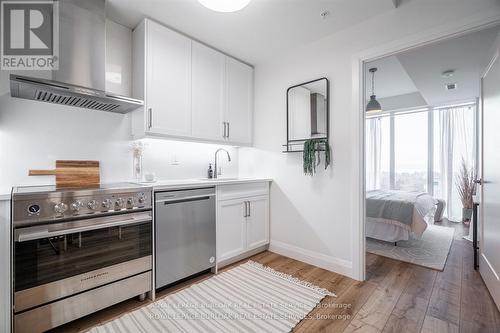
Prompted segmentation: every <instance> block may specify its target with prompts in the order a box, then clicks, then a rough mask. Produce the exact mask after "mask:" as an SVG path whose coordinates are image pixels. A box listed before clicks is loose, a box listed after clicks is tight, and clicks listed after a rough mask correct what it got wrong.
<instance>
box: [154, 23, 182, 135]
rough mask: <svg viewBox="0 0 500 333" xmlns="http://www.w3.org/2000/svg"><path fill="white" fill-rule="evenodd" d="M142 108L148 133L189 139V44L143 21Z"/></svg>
mask: <svg viewBox="0 0 500 333" xmlns="http://www.w3.org/2000/svg"><path fill="white" fill-rule="evenodd" d="M146 23H147V24H146V31H147V34H146V38H147V41H146V45H147V51H146V108H147V113H148V117H149V119H148V122H149V124H148V126H149V127H150V128H151V131H152V132H157V133H160V134H161V133H164V134H170V135H179V136H190V135H191V40H190V39H189V38H186V37H185V36H182V35H180V34H178V33H176V32H173V31H171V30H169V29H166V28H165V27H163V26H161V25H159V24H157V23H155V22H152V21H149V20H148V21H146Z"/></svg>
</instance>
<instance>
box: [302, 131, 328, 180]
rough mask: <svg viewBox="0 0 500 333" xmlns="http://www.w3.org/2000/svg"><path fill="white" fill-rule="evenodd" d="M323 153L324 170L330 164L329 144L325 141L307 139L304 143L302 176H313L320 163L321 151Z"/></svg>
mask: <svg viewBox="0 0 500 333" xmlns="http://www.w3.org/2000/svg"><path fill="white" fill-rule="evenodd" d="M322 148H324V152H325V170H326V169H327V168H328V166H329V165H330V162H331V158H330V144H329V143H328V140H325V139H309V140H306V141H305V142H304V154H303V166H304V174H306V175H311V176H314V174H315V173H316V167H317V166H318V165H320V163H321V157H320V154H321V151H322V150H323V149H322Z"/></svg>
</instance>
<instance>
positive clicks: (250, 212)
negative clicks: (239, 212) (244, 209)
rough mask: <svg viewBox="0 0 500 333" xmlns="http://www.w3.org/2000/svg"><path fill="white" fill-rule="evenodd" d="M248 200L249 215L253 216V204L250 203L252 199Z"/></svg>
mask: <svg viewBox="0 0 500 333" xmlns="http://www.w3.org/2000/svg"><path fill="white" fill-rule="evenodd" d="M247 202H248V216H251V215H252V210H251V207H252V206H251V205H250V201H247Z"/></svg>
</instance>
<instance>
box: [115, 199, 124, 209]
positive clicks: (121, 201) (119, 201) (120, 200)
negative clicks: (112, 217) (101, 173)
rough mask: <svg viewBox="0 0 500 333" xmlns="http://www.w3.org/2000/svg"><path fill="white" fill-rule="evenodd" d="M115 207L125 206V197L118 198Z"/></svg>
mask: <svg viewBox="0 0 500 333" xmlns="http://www.w3.org/2000/svg"><path fill="white" fill-rule="evenodd" d="M115 207H116V208H122V207H123V199H122V198H118V199H116V202H115Z"/></svg>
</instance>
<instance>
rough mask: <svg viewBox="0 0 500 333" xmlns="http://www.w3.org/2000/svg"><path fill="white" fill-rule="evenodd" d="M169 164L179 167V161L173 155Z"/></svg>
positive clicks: (175, 155)
mask: <svg viewBox="0 0 500 333" xmlns="http://www.w3.org/2000/svg"><path fill="white" fill-rule="evenodd" d="M170 164H171V165H179V164H181V163H180V162H179V159H178V158H177V154H173V155H172V159H171V161H170Z"/></svg>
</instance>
